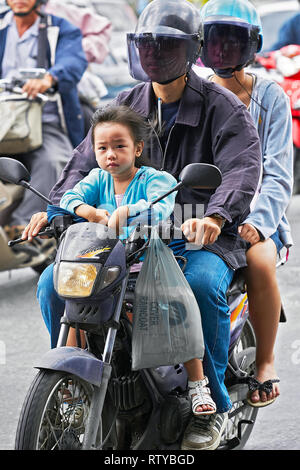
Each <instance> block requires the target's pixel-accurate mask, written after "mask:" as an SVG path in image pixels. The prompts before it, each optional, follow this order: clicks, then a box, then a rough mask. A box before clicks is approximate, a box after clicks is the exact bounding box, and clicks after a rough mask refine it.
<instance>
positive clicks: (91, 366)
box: [35, 346, 110, 387]
mask: <svg viewBox="0 0 300 470" xmlns="http://www.w3.org/2000/svg"><path fill="white" fill-rule="evenodd" d="M105 366H108V367H110V366H109V365H108V364H104V363H103V362H102V361H100V360H99V359H97V358H96V356H94V355H93V354H91V353H90V352H88V351H86V350H84V349H81V348H76V347H73V346H62V347H60V348H54V349H50V350H49V351H48V352H47V353H46V354H45V355H44V356H43V358H42V359H41V362H40V363H39V364H37V365H36V366H35V368H36V369H48V370H59V371H63V372H69V373H70V374H74V375H77V376H78V377H80V378H81V379H83V380H85V381H87V382H89V383H91V384H93V385H96V386H98V387H99V386H100V384H101V381H102V376H103V370H104V368H105Z"/></svg>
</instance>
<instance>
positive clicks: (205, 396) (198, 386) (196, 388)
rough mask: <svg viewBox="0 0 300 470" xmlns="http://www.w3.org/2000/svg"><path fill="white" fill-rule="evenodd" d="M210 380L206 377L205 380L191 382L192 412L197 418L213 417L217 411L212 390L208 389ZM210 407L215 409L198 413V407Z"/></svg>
mask: <svg viewBox="0 0 300 470" xmlns="http://www.w3.org/2000/svg"><path fill="white" fill-rule="evenodd" d="M207 384H208V378H207V377H204V379H203V380H196V381H195V382H192V381H190V380H189V382H188V388H189V396H190V397H191V399H192V411H193V414H194V415H195V416H200V415H211V414H213V413H215V412H216V411H217V407H216V404H215V402H214V401H213V399H212V398H211V395H210V389H209V388H208V387H206V385H207ZM203 405H209V406H211V407H212V408H213V409H212V410H205V411H196V410H197V408H198V406H203Z"/></svg>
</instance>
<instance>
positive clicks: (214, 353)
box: [23, 0, 260, 449]
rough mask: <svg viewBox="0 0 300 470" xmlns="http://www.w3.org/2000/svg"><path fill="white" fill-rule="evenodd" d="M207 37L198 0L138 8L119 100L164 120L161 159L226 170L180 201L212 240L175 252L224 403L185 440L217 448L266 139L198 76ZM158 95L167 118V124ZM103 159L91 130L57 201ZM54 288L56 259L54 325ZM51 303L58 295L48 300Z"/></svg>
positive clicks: (160, 1) (155, 140) (157, 0)
mask: <svg viewBox="0 0 300 470" xmlns="http://www.w3.org/2000/svg"><path fill="white" fill-rule="evenodd" d="M201 43H202V24H201V20H200V18H199V12H198V11H197V10H196V9H195V7H193V6H192V5H191V4H190V3H189V2H187V1H185V0H180V1H178V0H154V1H152V2H151V3H150V4H149V5H148V6H147V7H146V9H145V10H144V11H143V13H142V15H141V16H140V18H139V22H138V26H137V30H136V32H135V33H134V34H130V35H128V47H129V63H130V71H131V74H132V76H133V77H134V78H136V79H138V80H142V81H143V82H145V83H141V84H138V85H137V86H136V87H134V88H133V90H131V91H129V92H123V93H121V94H120V95H119V96H118V97H117V99H116V102H117V104H127V105H129V106H130V107H131V108H132V109H134V110H136V111H137V112H138V113H140V114H142V115H143V116H144V117H145V118H146V119H148V120H149V121H150V122H151V123H152V124H153V125H154V123H158V125H157V126H156V127H155V129H154V132H153V135H152V138H151V145H150V146H149V157H150V160H151V161H152V162H153V164H154V165H158V167H159V168H161V169H166V170H167V171H169V172H170V173H171V174H173V175H174V176H176V177H178V174H179V172H180V171H181V169H182V168H183V166H185V165H187V164H189V163H192V162H201V161H202V162H204V161H205V162H206V163H213V164H215V165H217V166H218V167H219V168H220V170H221V172H222V174H223V182H222V184H221V185H220V187H219V188H218V190H217V191H216V192H215V193H214V194H211V192H208V191H202V192H201V194H200V193H199V192H197V191H195V190H193V191H188V190H187V189H186V188H184V189H183V190H182V193H181V194H180V197H179V198H178V201H177V202H178V203H179V204H181V205H182V206H183V204H191V205H192V206H193V208H194V209H196V205H197V204H203V206H202V207H204V218H203V219H192V220H193V221H197V227H196V232H197V233H200V232H201V229H203V231H204V237H203V241H202V243H203V244H204V245H208V247H207V248H206V247H205V248H206V249H203V250H202V249H198V250H197V249H196V250H192V249H191V250H186V251H185V243H178V244H177V245H176V243H175V245H173V246H172V248H173V251H174V252H176V254H182V252H184V253H185V256H186V257H187V258H189V259H188V265H187V268H186V273H189V274H187V280H188V282H189V283H190V285H191V287H192V289H193V292H194V294H195V296H196V298H197V301H198V303H199V306H200V311H201V314H202V315H204V317H203V327H204V336H205V342H206V353H205V354H206V358H205V359H206V361H207V362H206V368H207V373H208V374H209V376H210V378H209V381H210V384H211V385H212V389H213V390H214V392H213V393H214V396H215V398H216V400H217V402H218V412H217V413H216V414H215V416H214V417H213V418H210V419H209V420H205V422H201V423H200V424H199V421H198V420H199V419H200V417H197V419H196V420H195V421H196V422H195V423H194V421H192V426H191V427H188V429H187V433H186V435H185V438H184V443H183V448H185V447H189V448H194V449H203V448H210V449H214V448H216V447H217V446H218V445H219V442H220V438H221V434H222V432H223V430H224V428H225V425H226V420H227V419H228V418H227V413H226V412H227V411H228V410H229V409H230V407H231V402H230V399H229V397H228V394H227V390H226V387H225V386H224V372H225V369H226V366H227V360H228V341H229V336H230V334H229V333H230V332H229V329H230V325H229V323H230V319H229V315H228V304H227V300H226V291H227V287H228V285H229V284H230V282H231V279H232V276H233V272H234V269H236V268H238V267H241V266H242V265H244V262H245V252H244V248H243V247H244V244H243V242H242V241H241V239H239V238H238V235H237V224H238V221H239V220H243V218H244V216H245V213H246V212H247V211H248V210H249V204H250V201H251V200H252V197H253V195H254V193H255V190H256V187H257V184H258V180H259V173H260V147H259V141H258V135H257V132H256V130H255V128H254V125H253V123H252V120H251V117H250V115H249V114H248V112H247V110H246V109H245V108H244V106H243V105H241V103H240V102H239V101H238V99H237V98H235V97H234V96H233V95H232V93H227V92H226V91H222V90H220V88H219V87H216V86H215V85H214V84H210V83H209V82H206V81H203V80H201V79H199V78H198V77H196V75H195V73H194V72H193V71H192V70H191V66H192V64H193V63H194V62H195V61H196V60H197V57H198V56H199V53H200V49H201ZM184 51H185V53H184ZM177 52H178V53H177ZM224 95H226V96H224ZM158 98H160V99H158ZM160 100H161V101H162V109H161V114H162V117H163V120H164V121H165V123H164V124H163V123H162V122H161V124H163V125H161V126H160V125H159V124H160V123H159V116H160V108H159V106H160V104H161V103H160ZM160 129H161V131H162V132H161V133H160V134H159V130H160ZM233 129H234V132H233ZM245 158H247V165H246V166H245V165H244V161H245ZM95 166H96V160H95V155H94V154H93V152H92V149H91V144H90V134H89V135H88V136H87V137H86V139H85V141H84V142H83V143H82V144H81V145H80V146H79V147H78V148H77V149H76V150H75V152H74V154H73V158H72V160H71V161H70V162H69V164H68V165H67V166H66V168H65V169H64V172H63V175H62V178H61V179H60V181H59V182H58V184H57V185H56V187H55V188H54V189H53V191H52V193H51V199H52V201H53V203H57V202H58V201H59V200H60V197H61V196H62V194H63V193H64V192H65V191H66V190H67V189H69V188H72V187H74V185H75V183H76V182H77V181H78V180H80V179H81V178H82V177H83V175H84V174H86V173H87V172H88V171H89V170H90V169H91V168H93V167H95ZM70 170H71V171H70ZM46 222H47V216H46V215H45V214H35V215H34V216H33V217H32V220H31V222H30V224H29V225H28V227H27V228H26V229H25V232H24V235H23V238H24V239H25V238H27V236H28V238H29V239H30V238H31V237H32V236H33V235H35V234H36V233H37V231H38V229H40V228H41V227H42V226H43V225H44V224H45V223H46ZM224 224H225V225H224ZM223 225H224V229H223ZM184 229H185V227H184V226H183V230H184ZM199 238H201V240H202V237H200V236H199ZM181 241H182V240H179V242H181ZM208 266H209V272H210V275H208V271H207V267H208ZM53 290H54V288H53V281H52V273H51V267H50V269H48V268H47V269H46V270H45V271H44V273H43V274H42V277H41V278H40V282H39V292H38V296H39V301H40V304H41V309H42V310H43V315H44V318H46V317H48V324H49V325H51V328H52V327H53V331H52V332H53V333H54V330H55V329H56V328H57V325H58V326H59V313H60V314H62V312H63V308H64V306H63V304H62V300H61V299H60V298H57V296H55V293H54V295H52V293H53ZM50 299H51V300H50ZM49 302H53V303H52V304H51V305H49ZM196 380H197V377H196V376H195V381H196ZM206 421H207V422H206ZM194 424H195V428H194V427H193V426H194ZM198 424H199V426H200V427H202V429H199V426H197V425H198Z"/></svg>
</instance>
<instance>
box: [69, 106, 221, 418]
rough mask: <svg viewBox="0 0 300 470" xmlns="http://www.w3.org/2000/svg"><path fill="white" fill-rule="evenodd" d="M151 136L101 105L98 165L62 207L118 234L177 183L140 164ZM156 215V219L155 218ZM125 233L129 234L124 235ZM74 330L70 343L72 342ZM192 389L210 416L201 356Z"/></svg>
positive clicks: (196, 406) (123, 113)
mask: <svg viewBox="0 0 300 470" xmlns="http://www.w3.org/2000/svg"><path fill="white" fill-rule="evenodd" d="M148 134H149V127H148V124H147V123H146V122H145V121H144V119H143V118H142V117H141V116H139V115H138V114H136V113H135V112H134V111H133V110H131V109H130V108H128V107H126V106H109V107H106V108H103V109H99V110H98V111H96V113H95V114H94V116H93V119H92V145H93V148H94V152H95V155H96V160H97V163H98V165H99V168H95V169H93V170H92V171H91V172H90V173H89V174H88V175H87V176H86V177H85V178H84V179H83V180H81V181H80V182H79V183H77V184H76V185H75V187H74V188H73V189H72V190H69V191H67V192H66V193H65V194H64V195H63V197H62V199H61V202H60V205H61V207H62V208H64V209H66V210H69V211H71V212H73V213H74V214H76V215H78V216H81V217H83V218H85V219H87V220H88V221H90V222H98V223H101V224H104V225H108V226H109V227H110V228H113V229H115V230H116V231H117V232H120V230H121V228H122V227H125V226H126V221H127V218H128V217H132V216H135V215H137V214H139V213H140V212H142V211H144V210H146V209H148V208H149V206H150V203H151V201H153V200H155V199H157V198H158V197H159V196H161V195H162V194H164V193H165V192H167V191H168V190H169V189H170V188H172V187H174V186H175V185H176V184H177V181H176V180H175V178H173V176H171V175H170V174H169V173H167V172H165V171H158V170H155V169H154V168H151V167H148V166H141V162H142V158H143V157H142V152H143V149H144V142H145V140H146V138H147V137H148ZM175 195H176V193H173V194H171V195H169V196H167V197H166V198H164V199H163V200H161V201H160V202H158V203H157V204H155V206H154V208H153V213H152V214H151V222H152V223H156V222H157V221H159V220H162V219H166V218H168V217H169V216H170V214H171V213H172V211H173V209H174V204H175ZM153 219H154V220H153ZM121 236H122V237H125V236H126V229H125V235H123V234H122V235H121ZM74 344H76V343H75V342H74V331H73V333H72V338H71V337H69V340H68V345H74ZM186 367H187V371H188V375H189V378H190V381H189V389H190V395H191V397H192V405H193V412H194V413H195V414H211V413H214V412H215V411H216V406H215V403H214V402H213V400H212V399H211V396H210V390H209V388H208V387H207V386H206V385H207V383H208V381H207V378H206V377H204V373H203V367H202V360H200V359H191V360H190V361H188V363H186Z"/></svg>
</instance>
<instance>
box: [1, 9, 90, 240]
mask: <svg viewBox="0 0 300 470" xmlns="http://www.w3.org/2000/svg"><path fill="white" fill-rule="evenodd" d="M6 3H7V5H8V7H9V8H10V9H9V10H7V11H5V12H4V13H2V14H1V16H0V20H1V23H0V74H1V78H2V79H11V78H22V77H21V76H20V74H19V69H20V68H23V69H34V68H37V67H39V68H44V69H46V70H47V73H46V74H45V75H44V76H42V77H41V78H33V79H32V78H31V79H29V80H27V81H26V82H25V84H24V85H23V91H24V93H27V96H28V98H29V99H34V98H35V97H36V96H37V94H38V93H44V92H46V91H47V90H48V89H50V88H52V89H54V90H55V91H57V93H56V94H55V98H56V99H51V100H49V101H48V102H47V103H46V104H45V105H44V107H43V113H42V136H43V143H42V146H41V147H40V148H38V149H37V150H34V151H31V152H27V153H24V154H19V155H18V159H19V160H20V161H21V162H22V163H23V164H24V165H25V166H26V167H27V168H28V169H29V171H30V173H31V178H32V184H33V185H34V186H35V187H36V188H37V189H38V190H40V191H41V192H43V193H44V194H45V193H46V194H48V193H49V191H50V189H51V187H52V186H53V184H54V183H55V181H56V180H57V178H58V177H59V174H60V172H61V170H62V168H63V167H64V165H65V163H66V162H67V160H68V159H69V157H70V154H71V152H72V149H73V148H74V147H76V145H78V144H79V142H80V141H81V140H82V138H83V137H84V123H83V117H82V112H81V107H80V103H79V98H78V93H77V88H76V86H77V83H78V82H79V80H80V78H81V76H82V74H83V73H84V71H85V69H86V66H87V61H86V58H85V54H84V52H83V49H82V36H81V32H80V30H79V29H78V28H76V27H74V26H73V25H71V24H70V23H69V22H68V21H66V20H64V19H62V18H59V17H56V16H53V15H43V14H41V12H40V7H41V4H43V3H46V1H45V0H22V1H21V0H7V2H6ZM43 31H45V32H46V35H45V34H43ZM13 156H14V155H13ZM0 158H1V157H0ZM42 204H43V203H42V202H41V200H40V199H39V198H38V197H36V196H34V195H32V193H31V192H29V191H27V192H26V193H25V195H24V197H23V200H22V202H21V203H20V204H19V206H18V208H17V209H16V210H15V211H14V213H13V215H12V219H11V227H10V228H12V230H10V228H8V233H9V236H10V237H12V235H13V237H12V238H17V237H18V236H19V234H20V233H22V230H23V228H24V226H25V225H26V224H27V223H28V221H29V219H30V217H31V215H32V213H33V212H36V211H39V210H42V209H43V208H44V207H45V206H43V205H42Z"/></svg>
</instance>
